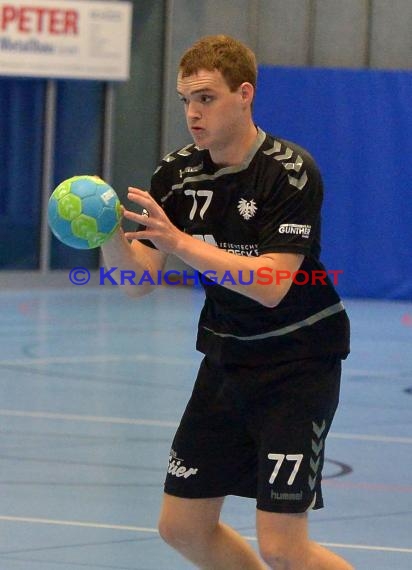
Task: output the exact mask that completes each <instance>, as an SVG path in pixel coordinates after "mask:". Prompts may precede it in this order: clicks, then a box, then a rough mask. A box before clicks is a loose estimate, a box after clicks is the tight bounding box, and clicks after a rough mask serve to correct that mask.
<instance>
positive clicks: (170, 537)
mask: <svg viewBox="0 0 412 570" xmlns="http://www.w3.org/2000/svg"><path fill="white" fill-rule="evenodd" d="M158 530H159V534H160V536H161V538H162V539H163V540H164V541H165V542H166V543H167V544H169V545H170V546H172V547H174V548H179V547H182V546H185V545H187V544H190V543H191V542H192V541H193V534H192V531H191V528H190V525H188V524H185V523H184V522H182V521H179V520H178V519H174V520H172V519H170V518H167V517H161V518H160V520H159V524H158Z"/></svg>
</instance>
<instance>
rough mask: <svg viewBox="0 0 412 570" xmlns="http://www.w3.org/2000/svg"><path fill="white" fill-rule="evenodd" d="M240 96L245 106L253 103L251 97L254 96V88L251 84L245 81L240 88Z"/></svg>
mask: <svg viewBox="0 0 412 570" xmlns="http://www.w3.org/2000/svg"><path fill="white" fill-rule="evenodd" d="M240 94H241V96H242V100H243V101H244V103H246V104H247V105H251V104H252V101H253V96H254V94H255V88H254V87H253V85H252V84H251V83H249V82H248V81H245V82H244V83H242V85H241V86H240Z"/></svg>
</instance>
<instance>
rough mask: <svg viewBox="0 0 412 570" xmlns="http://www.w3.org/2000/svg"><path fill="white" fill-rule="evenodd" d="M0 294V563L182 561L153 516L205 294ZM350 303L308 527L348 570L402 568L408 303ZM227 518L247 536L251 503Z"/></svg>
mask: <svg viewBox="0 0 412 570" xmlns="http://www.w3.org/2000/svg"><path fill="white" fill-rule="evenodd" d="M0 291H1V292H0V311H1V323H0V337H1V339H0V340H1V341H0V390H1V392H0V393H1V402H0V408H1V409H0V422H1V423H0V425H1V439H0V484H1V494H0V569H1V570H49V569H50V570H74V569H79V570H166V569H167V570H185V569H188V568H191V567H192V566H191V565H189V564H187V563H186V562H185V561H183V560H182V559H181V558H180V557H179V556H178V555H177V554H175V553H174V552H172V550H170V549H169V548H168V547H166V546H165V545H164V544H163V543H162V542H161V540H160V539H159V537H158V535H157V532H156V520H157V514H158V509H159V504H160V499H161V493H162V482H163V474H164V471H165V466H166V464H167V459H168V452H169V445H170V441H171V437H172V435H173V432H174V428H175V426H176V422H177V420H178V418H179V416H180V414H181V412H182V410H183V407H184V405H185V402H186V399H187V397H188V396H189V394H190V390H191V386H192V382H193V377H194V374H195V371H196V368H197V364H198V362H199V359H200V356H199V355H197V354H196V353H195V350H194V332H195V326H196V321H197V315H198V312H199V309H200V306H201V303H202V292H201V291H199V290H198V289H187V288H186V289H182V288H171V287H169V288H167V289H160V288H159V291H156V292H155V294H154V295H151V296H150V297H146V298H144V299H141V300H131V299H128V298H127V297H126V296H124V295H123V294H122V292H121V291H119V290H116V289H115V288H110V287H104V288H103V287H97V286H95V287H91V286H90V287H89V286H83V287H75V286H72V287H66V288H63V289H61V288H60V289H53V288H49V289H41V288H33V289H31V290H27V289H22V290H17V289H16V288H15V289H14V290H13V289H6V288H4V287H3V288H2V289H1V290H0ZM345 304H346V306H347V309H348V312H349V314H350V317H351V319H352V330H353V341H352V355H351V357H350V358H349V359H348V360H347V362H346V364H345V368H344V382H343V391H342V398H341V406H340V410H339V413H338V415H337V417H336V420H335V423H334V425H333V428H332V433H331V435H330V437H329V442H328V445H327V448H326V457H327V462H326V465H325V485H324V490H325V498H326V503H327V508H325V509H323V510H322V511H317V512H316V513H313V514H312V515H311V521H312V522H311V528H312V534H313V537H314V538H315V539H317V540H319V541H320V542H322V543H323V544H326V545H329V547H330V548H332V549H333V550H335V551H336V552H338V553H340V554H342V555H344V556H345V557H346V558H347V559H348V560H349V561H351V562H352V563H353V564H354V566H355V567H356V569H357V570H407V569H408V570H410V569H411V568H412V475H411V473H412V430H411V428H412V411H411V410H412V303H402V302H393V303H391V302H373V301H362V300H355V301H351V300H347V301H346V303H345ZM224 515H225V518H226V520H227V521H228V522H229V523H231V524H232V525H233V526H234V527H235V528H236V529H238V530H239V532H241V533H242V534H243V535H244V536H246V537H248V538H249V540H250V541H251V542H252V544H254V545H256V541H255V531H254V503H253V501H251V500H245V499H235V498H230V499H229V500H228V501H227V504H226V507H225V511H224Z"/></svg>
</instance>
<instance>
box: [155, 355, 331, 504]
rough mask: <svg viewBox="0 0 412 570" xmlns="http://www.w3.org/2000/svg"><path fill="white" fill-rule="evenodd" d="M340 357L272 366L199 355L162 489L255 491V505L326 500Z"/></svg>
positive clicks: (219, 493) (216, 493)
mask: <svg viewBox="0 0 412 570" xmlns="http://www.w3.org/2000/svg"><path fill="white" fill-rule="evenodd" d="M340 376H341V360H340V358H338V357H335V356H330V357H325V358H323V359H318V358H316V359H306V360H300V361H296V362H289V363H283V364H278V365H276V366H273V367H269V366H267V367H264V368H263V367H262V368H246V367H244V366H232V365H231V366H227V367H222V366H216V365H215V364H213V362H211V361H210V359H208V358H207V357H206V358H205V359H204V360H203V361H202V364H201V366H200V369H199V373H198V376H197V379H196V383H195V386H194V389H193V393H192V396H191V398H190V401H189V403H188V405H187V408H186V410H185V413H184V414H183V417H182V420H181V423H180V425H179V428H178V430H177V432H176V435H175V438H174V440H173V444H172V449H171V452H170V457H169V467H168V471H167V476H166V482H165V492H166V493H168V494H170V495H174V496H177V497H185V498H211V497H223V496H227V495H238V496H242V497H253V498H256V499H257V508H258V509H261V510H263V511H270V512H279V513H301V512H305V511H307V510H309V509H311V508H313V509H319V508H321V507H323V499H322V490H321V477H322V467H323V462H324V450H325V438H326V435H327V433H328V431H329V428H330V425H331V423H332V419H333V416H334V413H335V410H336V407H337V404H338V399H339V387H340Z"/></svg>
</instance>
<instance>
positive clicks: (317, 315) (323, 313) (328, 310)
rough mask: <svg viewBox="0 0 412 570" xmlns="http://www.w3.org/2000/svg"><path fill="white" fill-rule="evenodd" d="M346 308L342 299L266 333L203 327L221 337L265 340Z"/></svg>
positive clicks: (313, 322)
mask: <svg viewBox="0 0 412 570" xmlns="http://www.w3.org/2000/svg"><path fill="white" fill-rule="evenodd" d="M344 310H345V307H344V305H343V303H342V302H341V301H340V302H339V303H336V304H335V305H330V306H329V307H326V309H322V311H319V312H318V313H315V314H314V315H311V316H310V317H307V318H306V319H303V320H302V321H298V322H297V323H293V324H292V325H288V326H287V327H283V328H281V329H277V330H275V331H269V332H266V333H261V334H254V335H249V336H238V335H235V334H231V333H220V332H216V331H214V330H212V329H209V328H208V327H203V328H204V329H205V330H207V331H209V332H211V333H212V334H214V335H216V336H219V337H221V338H235V339H237V340H264V339H266V338H271V337H274V336H282V335H285V334H289V333H291V332H294V331H296V330H298V329H301V328H303V327H309V326H311V325H313V324H315V323H317V322H318V321H321V320H322V319H326V318H327V317H330V316H332V315H335V314H336V313H340V312H341V311H344Z"/></svg>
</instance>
